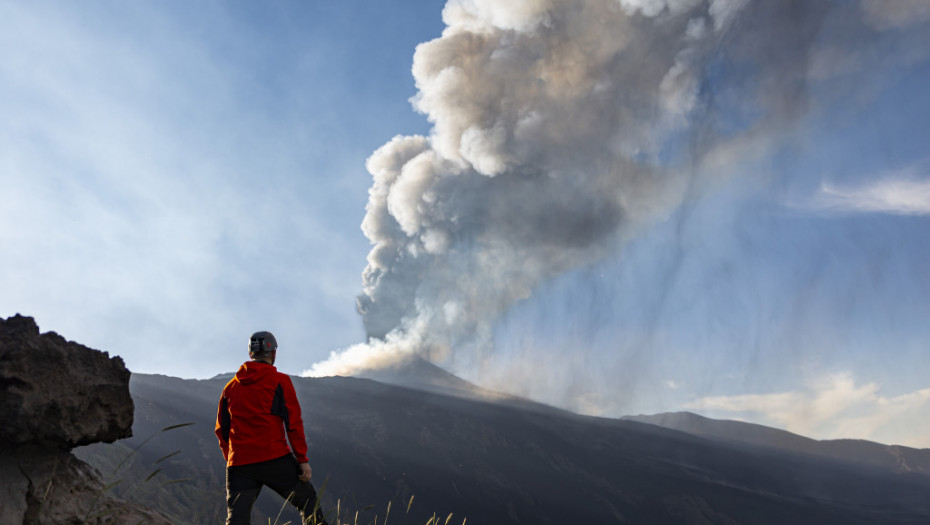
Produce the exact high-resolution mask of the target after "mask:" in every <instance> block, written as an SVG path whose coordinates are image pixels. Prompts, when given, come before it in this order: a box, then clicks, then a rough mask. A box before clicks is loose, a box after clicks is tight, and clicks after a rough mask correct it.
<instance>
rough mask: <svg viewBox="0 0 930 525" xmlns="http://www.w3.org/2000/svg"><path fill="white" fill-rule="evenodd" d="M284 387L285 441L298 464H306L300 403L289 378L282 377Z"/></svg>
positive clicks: (305, 447) (304, 437)
mask: <svg viewBox="0 0 930 525" xmlns="http://www.w3.org/2000/svg"><path fill="white" fill-rule="evenodd" d="M281 384H282V386H283V387H284V403H285V406H286V407H287V411H286V413H287V418H286V419H285V420H284V424H285V425H286V426H285V430H286V431H287V440H288V441H290V442H291V451H292V452H294V457H295V458H297V462H298V463H307V438H306V436H305V435H304V420H303V418H302V417H301V415H300V403H299V402H298V401H297V392H295V391H294V383H292V382H291V378H290V377H288V376H287V375H284V379H283V380H282V381H281Z"/></svg>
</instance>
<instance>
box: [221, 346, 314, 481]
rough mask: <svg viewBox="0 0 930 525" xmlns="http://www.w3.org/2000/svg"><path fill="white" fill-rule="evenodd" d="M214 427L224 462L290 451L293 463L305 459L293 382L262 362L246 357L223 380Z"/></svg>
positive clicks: (253, 459) (239, 462) (254, 460)
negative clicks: (237, 369) (230, 377)
mask: <svg viewBox="0 0 930 525" xmlns="http://www.w3.org/2000/svg"><path fill="white" fill-rule="evenodd" d="M215 432H216V437H217V438H218V439H219V440H220V448H221V449H223V457H224V458H226V465H227V466H233V465H246V464H249V463H258V462H260V461H267V460H269V459H275V458H279V457H281V456H284V455H287V454H291V453H293V454H294V457H295V458H297V462H298V463H306V462H307V440H306V438H305V437H304V422H303V419H302V418H301V417H300V403H298V402H297V393H296V392H294V384H293V383H291V378H290V377H288V376H287V375H285V374H282V373H281V372H278V370H277V369H276V368H275V367H274V366H272V365H269V364H267V363H262V362H259V361H247V362H245V363H243V364H242V366H241V367H239V371H237V372H236V376H235V377H234V378H232V380H230V381H229V383H226V386H225V387H224V388H223V395H222V397H220V405H219V408H218V409H217V412H216V430H215ZM288 440H290V446H288Z"/></svg>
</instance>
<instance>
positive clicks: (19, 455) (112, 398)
mask: <svg viewBox="0 0 930 525" xmlns="http://www.w3.org/2000/svg"><path fill="white" fill-rule="evenodd" d="M129 375H130V374H129V370H127V369H126V367H125V366H124V365H123V360H122V359H120V358H119V357H113V358H111V357H110V356H109V355H108V354H107V353H106V352H100V351H98V350H93V349H91V348H87V347H84V346H81V345H79V344H77V343H72V342H69V341H66V340H65V339H64V338H63V337H61V336H59V335H58V334H55V333H51V332H50V333H45V334H41V335H40V334H39V328H38V326H36V323H35V321H34V320H33V319H32V318H30V317H22V316H20V315H17V316H15V317H11V318H10V319H6V320H4V319H0V421H2V424H0V525H6V524H20V523H22V524H28V525H32V524H36V525H38V524H45V523H66V524H84V523H93V524H99V525H104V524H106V525H120V524H130V523H133V524H135V523H154V524H167V523H169V522H168V521H167V520H166V519H164V518H163V517H162V516H160V515H158V514H156V513H154V512H152V511H149V510H147V509H145V508H142V507H140V506H138V505H134V504H129V503H126V502H124V501H120V500H116V499H113V498H111V497H109V496H108V495H107V494H106V488H105V487H104V485H103V483H102V482H101V481H100V474H99V473H98V472H97V471H96V470H95V469H94V468H92V467H91V466H89V465H88V464H86V463H84V462H83V461H81V460H79V459H78V458H76V457H75V456H74V455H72V454H71V452H70V449H72V448H74V447H75V446H77V445H85V444H90V443H96V442H101V441H106V442H108V443H110V442H113V441H115V440H117V439H120V438H124V437H130V436H132V422H133V403H132V398H131V397H130V395H129Z"/></svg>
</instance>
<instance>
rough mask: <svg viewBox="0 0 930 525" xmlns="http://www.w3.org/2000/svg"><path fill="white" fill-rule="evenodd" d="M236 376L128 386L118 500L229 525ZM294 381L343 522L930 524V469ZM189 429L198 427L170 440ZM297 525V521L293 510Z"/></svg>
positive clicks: (362, 386)
mask: <svg viewBox="0 0 930 525" xmlns="http://www.w3.org/2000/svg"><path fill="white" fill-rule="evenodd" d="M224 383H225V379H223V378H215V379H211V380H204V381H196V380H182V379H176V378H170V377H164V376H150V375H140V374H136V375H134V376H133V377H132V380H131V382H130V389H131V392H132V395H133V397H134V399H135V403H136V425H135V427H134V434H135V437H134V438H132V439H130V440H126V441H123V442H120V443H118V444H117V445H115V446H114V445H95V446H93V447H90V448H89V449H84V450H83V451H82V454H83V455H84V457H87V458H88V459H89V460H90V461H92V462H93V463H95V464H97V465H99V466H101V467H103V468H102V470H104V471H105V474H106V473H107V471H109V475H110V476H111V477H114V478H120V476H122V478H121V479H124V480H125V479H127V478H128V479H129V481H128V482H127V481H124V483H121V484H120V485H118V486H117V487H116V488H114V490H115V491H122V492H119V493H120V494H123V495H125V493H128V496H126V497H129V498H130V499H132V498H133V497H135V498H136V499H137V500H138V499H141V500H142V502H144V503H146V504H149V505H152V506H154V507H155V508H157V509H159V510H161V511H162V512H166V513H169V514H171V515H173V516H174V517H175V519H176V520H177V521H178V522H192V523H216V522H218V521H219V520H220V518H219V516H220V515H221V514H222V512H223V481H222V480H223V464H222V459H221V455H220V453H219V450H218V448H217V446H216V442H215V438H214V436H213V420H214V417H215V410H216V399H217V397H218V396H219V393H220V390H221V389H222V387H223V384H224ZM294 383H295V387H296V389H297V393H298V396H299V397H300V399H301V402H302V404H303V407H304V417H305V422H306V425H307V431H308V435H309V438H310V441H311V444H310V458H311V464H312V466H313V470H314V482H315V484H316V485H317V487H318V489H319V488H321V487H322V485H323V483H324V480H325V479H327V478H328V482H327V484H326V488H325V491H324V506H325V508H326V509H334V508H335V504H336V503H335V502H336V500H337V499H338V500H339V501H340V508H341V509H342V510H343V516H345V515H346V512H349V513H350V514H351V513H352V512H354V511H355V510H356V509H361V508H365V507H366V506H368V505H374V508H371V509H370V510H368V511H364V512H362V513H361V514H360V517H359V523H371V522H372V521H373V520H374V517H375V513H377V514H378V515H380V516H381V518H382V519H383V517H384V510H385V507H386V505H387V504H388V502H392V506H393V509H392V512H391V522H392V523H411V524H424V523H426V521H427V519H428V518H429V517H430V516H432V515H433V513H436V514H438V515H440V516H443V517H444V516H446V515H448V514H449V513H452V514H453V518H452V520H451V521H450V522H449V523H462V520H463V519H465V518H467V523H482V524H507V523H534V524H535V523H540V524H543V523H572V524H575V523H597V524H601V523H812V524H813V523H816V524H829V523H837V524H839V523H842V524H855V523H861V524H867V523H926V522H928V521H930V501H928V499H927V497H926V494H927V493H928V491H930V476H926V475H924V474H919V473H913V472H909V473H898V472H893V471H887V470H881V469H871V468H864V467H862V466H861V465H856V464H849V463H844V462H840V461H836V460H833V459H829V458H821V457H816V456H811V455H808V454H799V453H795V452H791V451H785V450H779V449H774V448H771V447H759V446H755V445H749V444H745V443H738V444H734V443H728V442H723V441H719V440H716V439H707V438H701V437H697V436H693V435H689V434H686V433H682V432H679V431H674V430H669V429H665V428H660V427H657V426H655V425H649V424H644V423H640V422H636V421H623V420H614V419H602V418H593V417H583V416H577V415H573V414H569V413H566V412H564V411H561V410H557V409H552V408H548V407H546V406H544V405H537V404H528V405H527V406H518V405H514V404H508V403H506V402H504V403H497V402H492V401H486V400H477V399H465V398H460V397H452V396H447V395H441V394H436V393H428V392H425V391H422V390H412V389H409V388H404V387H400V386H395V385H388V384H385V383H379V382H376V381H373V380H368V379H358V378H342V377H332V378H320V379H309V378H295V379H294ZM186 422H193V423H194V424H193V425H189V426H185V427H182V428H177V429H174V430H169V431H166V432H160V430H161V429H163V428H165V427H168V426H171V425H175V424H178V423H186ZM150 436H154V437H152V439H151V440H150V441H148V442H147V443H145V444H144V445H143V446H142V447H140V448H139V450H138V452H137V453H135V454H132V455H131V456H130V458H131V459H130V460H129V461H127V462H126V464H125V465H128V467H127V466H125V465H124V466H123V467H120V469H116V472H114V470H113V466H114V464H115V461H114V458H118V457H121V456H120V455H121V454H122V455H123V456H125V455H127V454H128V451H129V449H130V448H131V447H135V446H137V445H139V444H140V443H141V442H142V441H143V440H145V439H146V438H148V437H150ZM175 451H180V452H179V453H178V454H176V455H174V456H171V457H170V458H168V459H165V460H163V461H162V462H161V463H159V464H158V465H155V464H154V463H155V461H156V460H158V459H159V458H163V457H164V456H167V455H168V454H171V453H173V452H175ZM158 468H160V469H162V470H161V471H159V472H158V473H157V474H156V475H155V476H153V477H152V479H151V480H149V481H144V478H145V477H146V476H148V474H150V473H151V472H153V471H155V470H156V469H158ZM185 478H189V479H188V480H187V481H182V482H179V483H169V482H170V481H171V480H177V479H185ZM411 496H415V500H414V503H413V505H412V506H411V510H410V516H409V517H407V519H403V516H402V515H403V509H404V508H405V507H406V504H407V503H408V502H409V499H410V497H411ZM279 509H280V503H279V501H278V500H276V499H275V498H270V497H268V496H267V495H266V494H263V498H261V499H260V502H259V505H258V510H257V512H256V518H261V517H263V516H270V517H271V518H272V520H273V519H274V518H275V516H276V514H277V513H278V511H279ZM286 520H296V514H288V513H285V514H284V515H282V521H281V522H283V521H286ZM395 520H396V521H395ZM257 522H258V521H256V523H257ZM263 522H265V521H263Z"/></svg>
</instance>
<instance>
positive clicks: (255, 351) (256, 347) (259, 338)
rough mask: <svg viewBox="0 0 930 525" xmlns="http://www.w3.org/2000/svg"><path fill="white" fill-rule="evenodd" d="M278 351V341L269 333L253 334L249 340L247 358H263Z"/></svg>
mask: <svg viewBox="0 0 930 525" xmlns="http://www.w3.org/2000/svg"><path fill="white" fill-rule="evenodd" d="M277 349H278V341H277V340H275V338H274V334H272V333H271V332H255V333H254V334H252V337H250V338H249V357H251V358H253V359H254V358H256V357H265V356H267V355H269V354H271V352H274V351H275V350H277Z"/></svg>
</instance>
